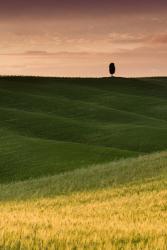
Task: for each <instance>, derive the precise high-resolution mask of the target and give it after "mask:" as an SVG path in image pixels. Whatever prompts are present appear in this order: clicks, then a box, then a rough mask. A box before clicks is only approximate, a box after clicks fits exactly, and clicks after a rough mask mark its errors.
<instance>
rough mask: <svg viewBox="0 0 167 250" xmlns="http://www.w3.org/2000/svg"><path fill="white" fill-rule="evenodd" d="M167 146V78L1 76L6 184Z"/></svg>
mask: <svg viewBox="0 0 167 250" xmlns="http://www.w3.org/2000/svg"><path fill="white" fill-rule="evenodd" d="M166 148H167V79H166V78H143V79H125V78H112V79H110V78H102V79H70V78H64V79H63V78H34V77H1V78H0V159H1V165H0V182H1V183H4V182H10V181H20V180H25V179H29V178H36V177H40V176H41V177H42V176H46V175H47V176H48V175H53V174H58V173H61V172H66V171H70V170H73V169H75V168H82V167H88V166H90V165H92V164H98V163H105V162H110V161H113V160H118V159H120V158H127V157H128V158H129V157H135V156H138V155H142V154H146V153H151V152H155V151H162V150H165V149H166Z"/></svg>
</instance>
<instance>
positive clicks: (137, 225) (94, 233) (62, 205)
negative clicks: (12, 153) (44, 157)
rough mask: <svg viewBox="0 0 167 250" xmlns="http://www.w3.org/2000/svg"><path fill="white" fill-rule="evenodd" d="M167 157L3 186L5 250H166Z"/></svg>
mask: <svg viewBox="0 0 167 250" xmlns="http://www.w3.org/2000/svg"><path fill="white" fill-rule="evenodd" d="M166 176H167V153H166V152H163V153H160V154H155V155H150V156H143V157H139V158H138V159H130V160H125V161H120V162H117V163H111V164H106V165H99V166H95V167H92V168H89V169H87V170H86V169H83V170H75V171H73V172H71V173H65V174H61V175H57V176H54V177H48V178H43V179H39V180H31V181H26V182H23V183H22V182H20V183H13V184H9V185H1V187H0V199H1V202H0V248H1V249H25V250H29V249H37V250H40V249H115V250H116V249H127V250H128V249H137V250H138V249H140V250H142V249H150V250H151V249H161V250H163V249H166V247H167V238H166V237H167V232H166V227H167V199H166V197H167V191H166V190H167V178H166Z"/></svg>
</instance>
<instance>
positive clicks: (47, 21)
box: [0, 0, 167, 77]
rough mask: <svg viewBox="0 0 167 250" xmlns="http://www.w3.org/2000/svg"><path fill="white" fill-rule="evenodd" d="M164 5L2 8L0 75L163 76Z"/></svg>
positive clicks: (166, 43) (166, 53) (166, 47)
mask: <svg viewBox="0 0 167 250" xmlns="http://www.w3.org/2000/svg"><path fill="white" fill-rule="evenodd" d="M166 16H167V3H166V1H164V0H160V1H149V0H148V1H143V0H141V1H140V2H139V1H131V0H129V1H123V0H118V1H117V2H116V3H115V2H113V1H108V0H104V1H93V0H92V1H91V0H90V1H84V2H83V1H80V0H78V1H76V0H72V1H70V2H69V1H67V0H63V1H52V0H48V1H42V0H41V1H40V0H36V1H31V0H29V1H28V2H23V1H20V0H16V1H14V2H12V3H11V1H9V0H7V1H5V2H4V3H0V41H1V43H0V56H1V60H0V74H2V75H6V74H7V75H43V76H45V75H49V76H83V77H87V76H91V77H93V76H95V77H96V76H107V75H108V64H109V63H110V62H115V64H116V68H117V75H118V76H162V75H167V18H166Z"/></svg>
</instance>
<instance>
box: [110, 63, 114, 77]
mask: <svg viewBox="0 0 167 250" xmlns="http://www.w3.org/2000/svg"><path fill="white" fill-rule="evenodd" d="M109 71H110V74H111V75H112V76H113V75H114V74H115V64H114V63H110V65H109Z"/></svg>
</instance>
